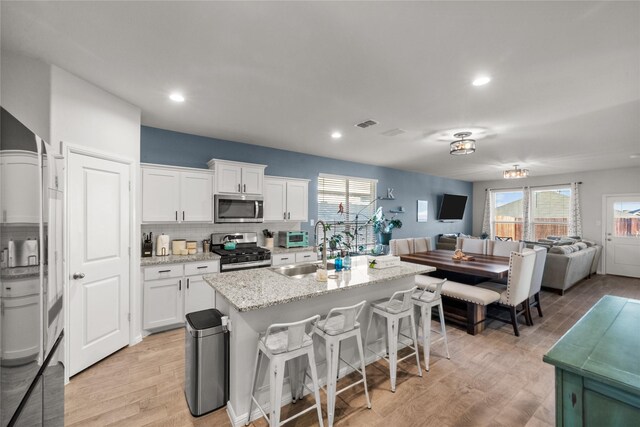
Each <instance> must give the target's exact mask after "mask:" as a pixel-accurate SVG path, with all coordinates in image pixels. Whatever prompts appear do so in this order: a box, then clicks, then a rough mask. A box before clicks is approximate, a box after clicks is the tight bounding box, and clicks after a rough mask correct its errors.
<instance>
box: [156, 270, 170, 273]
mask: <svg viewBox="0 0 640 427" xmlns="http://www.w3.org/2000/svg"><path fill="white" fill-rule="evenodd" d="M158 273H171V270H160V271H158Z"/></svg>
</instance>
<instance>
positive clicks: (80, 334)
mask: <svg viewBox="0 0 640 427" xmlns="http://www.w3.org/2000/svg"><path fill="white" fill-rule="evenodd" d="M68 167H69V171H68V177H69V180H68V183H69V185H68V196H67V197H68V207H69V212H68V224H69V274H70V276H71V277H70V278H69V317H70V318H69V323H68V324H69V325H70V326H69V329H70V331H69V340H70V343H69V350H70V354H69V363H70V367H69V372H70V375H75V374H77V373H78V372H80V371H82V370H83V369H85V368H87V367H89V366H91V365H92V364H94V363H96V362H97V361H99V360H101V359H102V358H104V357H106V356H108V355H110V354H111V353H113V352H115V351H116V350H118V349H120V348H122V347H124V346H126V345H127V344H128V343H129V320H128V317H129V256H130V255H129V242H130V232H131V231H130V200H129V179H130V177H129V173H130V172H129V165H127V164H125V163H119V162H116V161H111V160H105V159H100V158H96V157H91V156H87V155H83V154H76V153H71V154H70V155H69V158H68Z"/></svg>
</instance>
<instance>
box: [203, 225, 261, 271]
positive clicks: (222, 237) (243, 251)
mask: <svg viewBox="0 0 640 427" xmlns="http://www.w3.org/2000/svg"><path fill="white" fill-rule="evenodd" d="M230 241H234V242H236V248H235V249H230V250H227V249H224V244H225V242H230ZM211 252H213V253H216V254H218V255H220V271H222V272H224V271H230V270H242V269H246V268H258V267H269V266H270V265H271V251H269V249H265V248H261V247H259V246H258V233H214V234H212V235H211Z"/></svg>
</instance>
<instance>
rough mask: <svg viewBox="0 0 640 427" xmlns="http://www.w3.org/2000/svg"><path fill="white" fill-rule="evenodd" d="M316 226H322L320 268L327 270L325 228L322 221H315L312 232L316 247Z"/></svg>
mask: <svg viewBox="0 0 640 427" xmlns="http://www.w3.org/2000/svg"><path fill="white" fill-rule="evenodd" d="M318 224H322V268H323V269H324V270H325V271H326V270H327V226H326V224H325V223H324V221H322V220H320V219H319V220H318V221H316V226H315V228H314V229H313V232H314V233H315V235H316V246H317V245H318Z"/></svg>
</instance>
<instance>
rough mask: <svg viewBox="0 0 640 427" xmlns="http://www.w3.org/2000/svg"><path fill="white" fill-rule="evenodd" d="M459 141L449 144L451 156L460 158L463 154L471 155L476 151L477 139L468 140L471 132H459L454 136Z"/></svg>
mask: <svg viewBox="0 0 640 427" xmlns="http://www.w3.org/2000/svg"><path fill="white" fill-rule="evenodd" d="M453 136H454V138H458V140H456V141H453V142H452V143H451V144H449V154H453V155H455V156H459V155H462V154H471V153H473V152H475V151H476V141H475V139H467V138H468V137H470V136H471V132H458V133H456V134H454V135H453Z"/></svg>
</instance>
